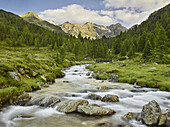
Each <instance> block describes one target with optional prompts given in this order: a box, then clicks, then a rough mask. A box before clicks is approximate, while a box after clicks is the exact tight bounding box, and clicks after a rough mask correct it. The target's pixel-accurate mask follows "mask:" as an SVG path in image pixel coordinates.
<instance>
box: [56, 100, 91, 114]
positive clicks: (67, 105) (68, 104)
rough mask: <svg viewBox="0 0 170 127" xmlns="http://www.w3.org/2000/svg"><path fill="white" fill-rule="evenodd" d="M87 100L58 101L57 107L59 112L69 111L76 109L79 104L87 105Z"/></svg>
mask: <svg viewBox="0 0 170 127" xmlns="http://www.w3.org/2000/svg"><path fill="white" fill-rule="evenodd" d="M88 104H89V102H88V101H86V100H67V101H64V102H63V103H60V104H59V105H58V107H57V110H58V111H59V112H65V113H71V112H75V111H77V108H78V106H79V105H88Z"/></svg>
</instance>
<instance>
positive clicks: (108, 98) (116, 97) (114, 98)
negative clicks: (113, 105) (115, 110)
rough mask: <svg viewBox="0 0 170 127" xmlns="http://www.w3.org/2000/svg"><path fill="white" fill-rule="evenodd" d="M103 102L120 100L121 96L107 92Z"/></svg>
mask: <svg viewBox="0 0 170 127" xmlns="http://www.w3.org/2000/svg"><path fill="white" fill-rule="evenodd" d="M102 101H103V102H119V97H118V96H116V95H111V94H107V95H105V96H104V97H103V98H102Z"/></svg>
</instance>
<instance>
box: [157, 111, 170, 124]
mask: <svg viewBox="0 0 170 127" xmlns="http://www.w3.org/2000/svg"><path fill="white" fill-rule="evenodd" d="M167 119H168V113H165V114H162V115H161V117H160V120H159V124H158V125H159V126H163V125H165V124H166V121H167Z"/></svg>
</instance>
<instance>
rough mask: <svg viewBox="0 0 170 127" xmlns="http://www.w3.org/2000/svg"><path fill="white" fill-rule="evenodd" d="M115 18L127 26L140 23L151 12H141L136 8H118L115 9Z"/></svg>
mask: <svg viewBox="0 0 170 127" xmlns="http://www.w3.org/2000/svg"><path fill="white" fill-rule="evenodd" d="M114 15H115V20H117V21H121V22H122V23H123V24H124V25H125V26H127V27H131V26H133V25H135V24H140V23H141V21H144V20H145V19H147V17H148V15H149V13H148V12H140V13H137V12H136V11H134V10H128V9H123V10H116V11H114Z"/></svg>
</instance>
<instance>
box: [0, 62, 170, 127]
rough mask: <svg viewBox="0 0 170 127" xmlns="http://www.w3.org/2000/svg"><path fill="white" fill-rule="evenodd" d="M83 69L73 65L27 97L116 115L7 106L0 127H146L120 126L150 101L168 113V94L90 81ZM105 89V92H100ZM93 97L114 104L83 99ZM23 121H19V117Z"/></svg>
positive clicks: (136, 124)
mask: <svg viewBox="0 0 170 127" xmlns="http://www.w3.org/2000/svg"><path fill="white" fill-rule="evenodd" d="M86 66H87V65H76V66H73V67H70V68H68V69H65V70H63V72H64V73H65V74H66V76H65V77H64V78H61V79H56V80H55V83H54V84H52V85H50V87H48V88H42V89H41V90H39V91H36V92H32V93H29V94H30V96H32V97H38V96H54V97H57V98H61V102H62V101H64V100H77V99H85V100H88V101H89V103H90V104H91V103H95V104H97V105H100V106H103V107H107V108H110V109H113V110H115V111H116V113H115V114H114V115H109V116H103V117H101V116H100V117H99V116H98V117H92V116H85V115H80V114H77V113H73V114H65V113H61V112H58V111H57V110H56V109H57V105H58V104H56V105H55V106H54V108H44V107H39V106H8V107H6V108H4V109H3V111H2V112H0V127H95V126H107V125H108V126H109V125H112V126H115V127H117V126H120V125H130V126H132V127H146V126H145V125H143V124H142V122H141V121H137V120H131V121H129V122H128V123H126V122H124V121H123V120H122V119H121V117H122V116H123V115H125V114H126V113H128V112H135V113H140V112H141V111H142V107H143V105H145V104H147V103H148V102H149V101H151V100H155V101H157V102H158V103H159V105H160V107H161V109H162V110H166V109H170V92H165V91H159V90H158V89H151V88H139V87H134V86H133V85H130V84H127V83H111V82H107V81H102V80H95V79H91V77H90V76H86V74H87V73H88V72H89V70H87V69H85V67H86ZM102 87H107V88H108V90H102V89H101V88H102ZM89 93H95V94H97V95H100V96H101V97H103V96H105V95H106V94H113V95H117V96H118V97H119V102H118V103H111V102H102V101H99V100H90V99H87V98H86V96H87V95H88V94H89ZM21 115H22V116H27V117H19V116H21Z"/></svg>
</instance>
